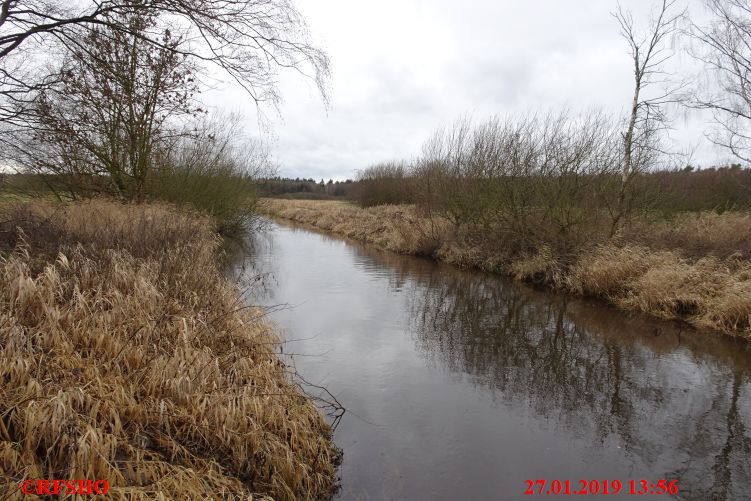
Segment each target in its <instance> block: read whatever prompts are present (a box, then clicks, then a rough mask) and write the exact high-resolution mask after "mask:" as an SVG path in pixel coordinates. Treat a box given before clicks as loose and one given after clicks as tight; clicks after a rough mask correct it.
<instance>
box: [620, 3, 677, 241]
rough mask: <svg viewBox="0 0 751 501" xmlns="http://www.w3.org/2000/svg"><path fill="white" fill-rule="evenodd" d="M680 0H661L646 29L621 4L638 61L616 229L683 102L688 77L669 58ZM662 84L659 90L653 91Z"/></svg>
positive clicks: (625, 136) (624, 25) (625, 35)
mask: <svg viewBox="0 0 751 501" xmlns="http://www.w3.org/2000/svg"><path fill="white" fill-rule="evenodd" d="M677 3H678V0H661V1H660V3H659V7H658V8H657V9H656V11H655V13H654V14H653V16H652V18H651V19H650V21H649V24H648V26H647V28H646V30H644V31H640V30H638V29H637V28H636V26H635V22H634V18H633V15H632V13H631V12H630V11H627V10H624V9H623V7H622V6H621V5H620V4H619V5H618V9H617V10H616V11H615V12H614V13H613V16H614V17H615V19H616V20H617V21H618V24H619V26H620V28H621V35H622V36H623V38H624V39H625V40H626V43H627V44H628V47H629V54H630V56H631V61H632V64H633V71H634V87H633V95H632V100H631V106H630V109H629V114H628V118H627V122H626V127H625V131H624V132H623V155H622V159H621V188H620V192H619V195H618V200H617V202H616V203H615V204H613V205H612V206H611V207H610V212H611V217H612V232H611V233H613V234H614V233H615V232H616V231H617V229H618V225H619V223H620V222H621V221H622V220H623V219H624V218H625V217H626V216H627V215H628V212H630V210H631V205H632V204H631V203H630V200H629V198H630V195H631V194H630V193H629V190H630V187H631V184H632V180H633V178H634V176H635V175H636V174H638V173H639V172H640V171H641V170H643V169H644V168H645V167H646V166H647V165H648V164H649V163H650V161H652V160H653V159H654V156H655V154H658V153H660V152H661V147H660V137H659V136H660V132H662V131H664V130H665V129H667V128H668V127H669V124H668V119H667V116H666V113H665V106H666V105H667V104H669V103H674V102H677V100H678V94H679V91H680V90H681V89H683V87H684V86H685V85H684V84H683V83H678V84H672V85H671V84H670V80H671V78H670V75H669V74H668V73H666V72H665V70H664V66H665V63H667V62H668V60H670V58H671V57H672V56H673V51H672V50H671V47H670V44H669V41H670V39H671V38H672V37H673V36H674V35H675V34H676V33H677V32H678V29H679V26H678V21H679V20H680V19H681V18H683V17H684V16H685V9H684V10H679V9H678V8H677ZM654 87H659V88H660V90H659V91H658V92H657V93H654V92H651V89H652V88H654Z"/></svg>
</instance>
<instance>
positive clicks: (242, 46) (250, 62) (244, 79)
mask: <svg viewBox="0 0 751 501" xmlns="http://www.w3.org/2000/svg"><path fill="white" fill-rule="evenodd" d="M133 14H138V15H142V16H150V17H153V18H154V19H156V20H157V21H158V22H157V23H156V24H155V25H154V26H153V29H151V30H147V31H143V32H134V31H133V30H132V29H131V27H130V26H128V24H126V23H123V22H121V20H122V19H127V18H128V17H129V16H130V15H133ZM97 26H99V27H101V26H106V27H107V29H108V30H110V31H112V32H119V33H123V34H128V35H131V36H137V37H139V38H141V39H142V41H143V42H144V43H147V44H150V45H152V46H154V47H156V48H159V49H166V50H170V51H174V52H176V53H179V54H182V55H187V56H190V57H191V58H194V59H195V60H196V61H200V62H202V63H204V64H208V65H215V66H218V67H219V68H221V69H222V70H224V72H225V73H226V74H227V75H229V76H230V77H231V78H232V79H234V80H235V81H237V82H238V83H239V84H240V85H242V86H243V87H244V88H245V90H246V91H247V92H248V93H249V95H250V96H251V97H252V98H253V99H254V100H255V101H256V103H260V102H270V103H272V104H274V105H276V104H278V102H279V100H280V96H279V94H278V92H277V86H276V79H277V74H278V71H279V69H280V68H291V69H294V70H296V71H299V72H301V73H303V74H305V75H308V76H310V77H311V78H313V79H314V81H315V82H316V84H317V86H318V88H319V90H320V91H321V93H322V95H323V96H324V99H325V98H326V85H327V81H328V77H329V61H328V58H327V56H326V54H325V53H324V52H323V51H321V50H320V49H318V48H317V47H315V46H314V45H313V44H312V42H311V41H310V36H309V33H308V30H307V27H306V24H305V22H304V20H303V18H302V16H301V15H300V13H299V12H298V11H297V9H296V8H295V7H294V5H293V4H292V2H291V0H222V1H215V0H81V1H71V2H53V1H49V0H0V97H2V98H3V99H4V100H5V103H2V104H1V105H0V113H1V114H0V119H5V120H8V119H9V118H12V117H13V116H17V114H18V113H19V107H18V106H10V105H9V104H8V103H9V102H10V103H16V104H20V103H23V102H25V101H26V100H25V96H26V93H27V92H28V91H38V90H39V89H40V88H42V87H44V86H45V85H46V84H48V83H50V82H54V81H56V79H55V77H54V72H51V71H46V70H45V68H44V66H45V65H46V64H48V63H49V61H48V60H47V58H45V57H43V55H41V56H40V51H39V49H49V47H50V44H54V43H57V44H63V45H65V46H73V47H75V46H76V45H77V41H78V39H79V37H80V31H81V29H84V30H93V29H95V28H96V27H97ZM167 27H177V28H178V29H181V30H184V31H186V32H187V34H188V38H189V43H188V44H185V45H182V46H180V47H172V46H170V45H169V44H167V43H165V42H164V41H163V40H162V37H161V34H162V33H163V32H164V29H165V28H167Z"/></svg>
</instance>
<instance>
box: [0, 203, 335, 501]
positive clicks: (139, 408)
mask: <svg viewBox="0 0 751 501" xmlns="http://www.w3.org/2000/svg"><path fill="white" fill-rule="evenodd" d="M0 222H2V224H1V225H0V232H2V238H0V273H1V274H2V281H3V284H4V286H3V287H2V289H1V290H0V298H1V300H0V379H2V381H3V384H2V386H0V416H2V419H0V468H1V469H2V471H3V472H4V473H3V475H2V477H3V481H2V484H0V492H2V493H3V494H2V495H0V497H2V498H3V499H6V498H11V499H12V498H14V497H15V498H20V497H22V494H21V492H20V490H19V485H20V483H21V482H22V481H24V480H25V479H77V478H88V479H105V480H107V481H108V482H109V484H110V490H109V496H110V497H112V498H117V499H125V498H128V499H155V498H160V497H163V496H167V497H169V498H180V499H188V498H191V499H195V498H203V499H279V500H292V499H326V498H328V497H330V495H331V493H332V491H333V489H335V485H336V470H335V468H336V463H337V461H338V455H339V453H338V452H337V450H336V448H335V447H334V445H333V443H332V432H331V428H330V426H329V425H328V424H327V423H326V421H325V419H324V417H323V415H322V412H321V411H320V410H319V409H318V408H317V407H316V405H314V403H313V401H312V400H311V398H309V397H307V396H306V395H305V394H304V392H303V389H302V388H301V386H300V385H299V384H298V383H296V379H295V377H294V375H293V374H292V373H291V372H290V369H289V368H288V367H286V366H285V364H284V363H283V362H282V360H281V359H280V358H279V357H278V356H277V354H276V352H275V348H276V347H277V346H278V343H279V342H280V340H279V337H278V335H277V332H276V331H275V328H274V326H273V325H272V324H270V323H269V322H268V321H267V320H266V319H265V312H264V311H263V310H261V309H259V308H254V307H247V306H245V305H244V303H243V301H242V295H241V292H240V290H239V289H238V287H236V286H235V285H234V284H232V283H231V282H230V281H229V280H228V279H227V278H226V277H225V275H224V274H223V273H222V270H221V267H220V259H219V258H220V257H221V254H220V252H221V251H220V249H221V238H220V237H219V236H218V235H217V234H216V232H215V230H216V228H215V226H216V223H215V222H214V221H213V220H212V219H210V218H209V217H206V216H202V215H199V214H197V213H193V212H188V211H185V210H178V209H176V208H174V207H173V206H170V205H166V204H162V203H151V204H138V205H136V204H123V203H119V202H115V201H109V200H101V199H99V200H92V201H86V202H73V203H66V204H63V203H58V202H51V201H45V200H32V201H5V202H3V203H2V204H0ZM62 497H66V496H62Z"/></svg>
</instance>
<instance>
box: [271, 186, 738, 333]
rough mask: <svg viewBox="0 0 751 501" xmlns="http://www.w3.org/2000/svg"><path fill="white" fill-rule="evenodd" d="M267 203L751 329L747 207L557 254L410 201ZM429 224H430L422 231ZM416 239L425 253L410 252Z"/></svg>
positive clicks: (388, 241)
mask: <svg viewBox="0 0 751 501" xmlns="http://www.w3.org/2000/svg"><path fill="white" fill-rule="evenodd" d="M263 207H264V210H265V211H266V212H267V213H269V214H271V215H273V216H277V217H281V218H285V219H290V220H293V221H297V222H301V223H305V224H310V225H313V226H317V227H319V228H322V229H324V230H329V231H332V232H334V233H339V234H342V235H346V236H348V237H351V238H355V239H358V240H362V241H365V242H369V243H373V244H377V245H379V246H381V247H383V248H385V249H388V250H392V251H395V252H401V253H405V254H426V255H430V256H432V257H435V258H437V259H439V260H442V261H446V262H449V263H452V264H456V265H458V266H464V267H474V268H479V269H483V270H487V271H494V272H500V273H505V274H509V275H512V276H514V277H515V278H517V279H519V280H523V281H527V282H534V283H538V284H543V285H546V286H548V287H551V288H555V289H558V290H563V291H566V292H569V293H572V294H577V295H582V296H594V297H599V298H601V299H604V300H606V301H608V302H610V303H612V304H614V305H616V306H619V307H621V308H624V309H632V310H638V311H642V312H646V313H650V314H652V315H656V316H659V317H662V318H668V319H681V320H685V321H687V322H689V323H691V324H693V325H695V326H697V327H701V328H707V329H714V330H719V331H722V332H725V333H728V334H732V335H741V336H744V337H751V261H749V258H751V247H749V246H750V245H751V243H749V242H751V216H750V215H748V214H745V213H725V214H721V215H719V214H698V215H697V214H694V215H689V216H685V217H683V218H680V219H673V220H672V221H658V222H645V221H637V222H636V223H634V224H633V225H632V226H630V227H628V228H626V229H625V230H624V231H623V232H622V233H621V234H620V235H619V236H618V237H617V238H616V239H615V240H613V241H609V242H606V243H604V244H602V245H599V246H588V247H583V248H581V249H578V250H577V251H576V253H575V254H574V255H573V256H571V255H569V256H556V255H554V253H553V252H552V251H551V249H550V248H548V247H541V248H540V249H538V251H537V252H535V253H532V254H522V255H512V254H509V253H508V251H507V250H506V249H504V248H501V247H492V246H490V245H488V244H487V243H484V242H475V241H472V240H470V239H468V238H464V237H463V236H462V235H461V234H460V233H459V232H457V231H454V230H452V229H451V227H450V225H448V224H447V223H446V222H445V221H440V220H435V219H434V220H429V218H428V217H427V216H425V215H421V214H420V213H419V211H418V209H417V208H415V207H413V206H409V205H398V206H397V205H391V206H389V205H385V206H377V207H371V208H367V209H360V208H357V207H355V206H353V205H349V204H345V203H341V202H318V201H303V200H298V201H289V200H265V201H264V204H263ZM426 228H433V229H434V231H432V232H427V233H426V231H425V229H426ZM426 235H428V236H429V237H430V238H429V239H428V238H427V237H426ZM426 240H428V242H429V245H428V244H427V243H426ZM422 248H428V249H430V252H418V251H416V249H422Z"/></svg>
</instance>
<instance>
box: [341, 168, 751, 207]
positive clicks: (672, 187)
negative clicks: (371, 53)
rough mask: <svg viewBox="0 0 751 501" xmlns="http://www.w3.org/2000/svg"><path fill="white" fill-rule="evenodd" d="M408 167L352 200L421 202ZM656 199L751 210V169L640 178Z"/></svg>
mask: <svg viewBox="0 0 751 501" xmlns="http://www.w3.org/2000/svg"><path fill="white" fill-rule="evenodd" d="M410 168H411V167H410V166H408V165H407V164H403V163H385V164H379V165H377V166H374V167H370V168H368V169H366V170H364V171H363V172H362V173H361V174H360V177H359V179H358V180H357V181H355V182H354V183H353V185H352V189H351V198H352V199H353V200H354V201H356V202H357V203H358V205H360V206H362V207H372V206H376V205H384V204H399V203H417V202H419V201H420V198H421V197H420V192H421V189H420V186H419V183H420V180H419V179H418V178H417V177H416V176H415V175H414V173H413V172H411V170H410ZM639 177H640V184H641V185H642V186H643V187H644V189H645V191H646V192H648V193H649V194H650V195H651V196H650V197H649V200H648V207H649V208H651V209H654V210H660V211H663V212H677V211H705V210H711V211H716V212H719V213H721V212H724V211H726V210H749V209H751V168H749V167H748V166H742V165H741V164H737V163H736V164H730V165H725V166H713V167H706V168H697V167H693V166H690V165H689V166H686V167H684V168H682V169H674V170H668V169H663V170H657V171H654V172H645V173H642V174H640V176H639Z"/></svg>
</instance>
